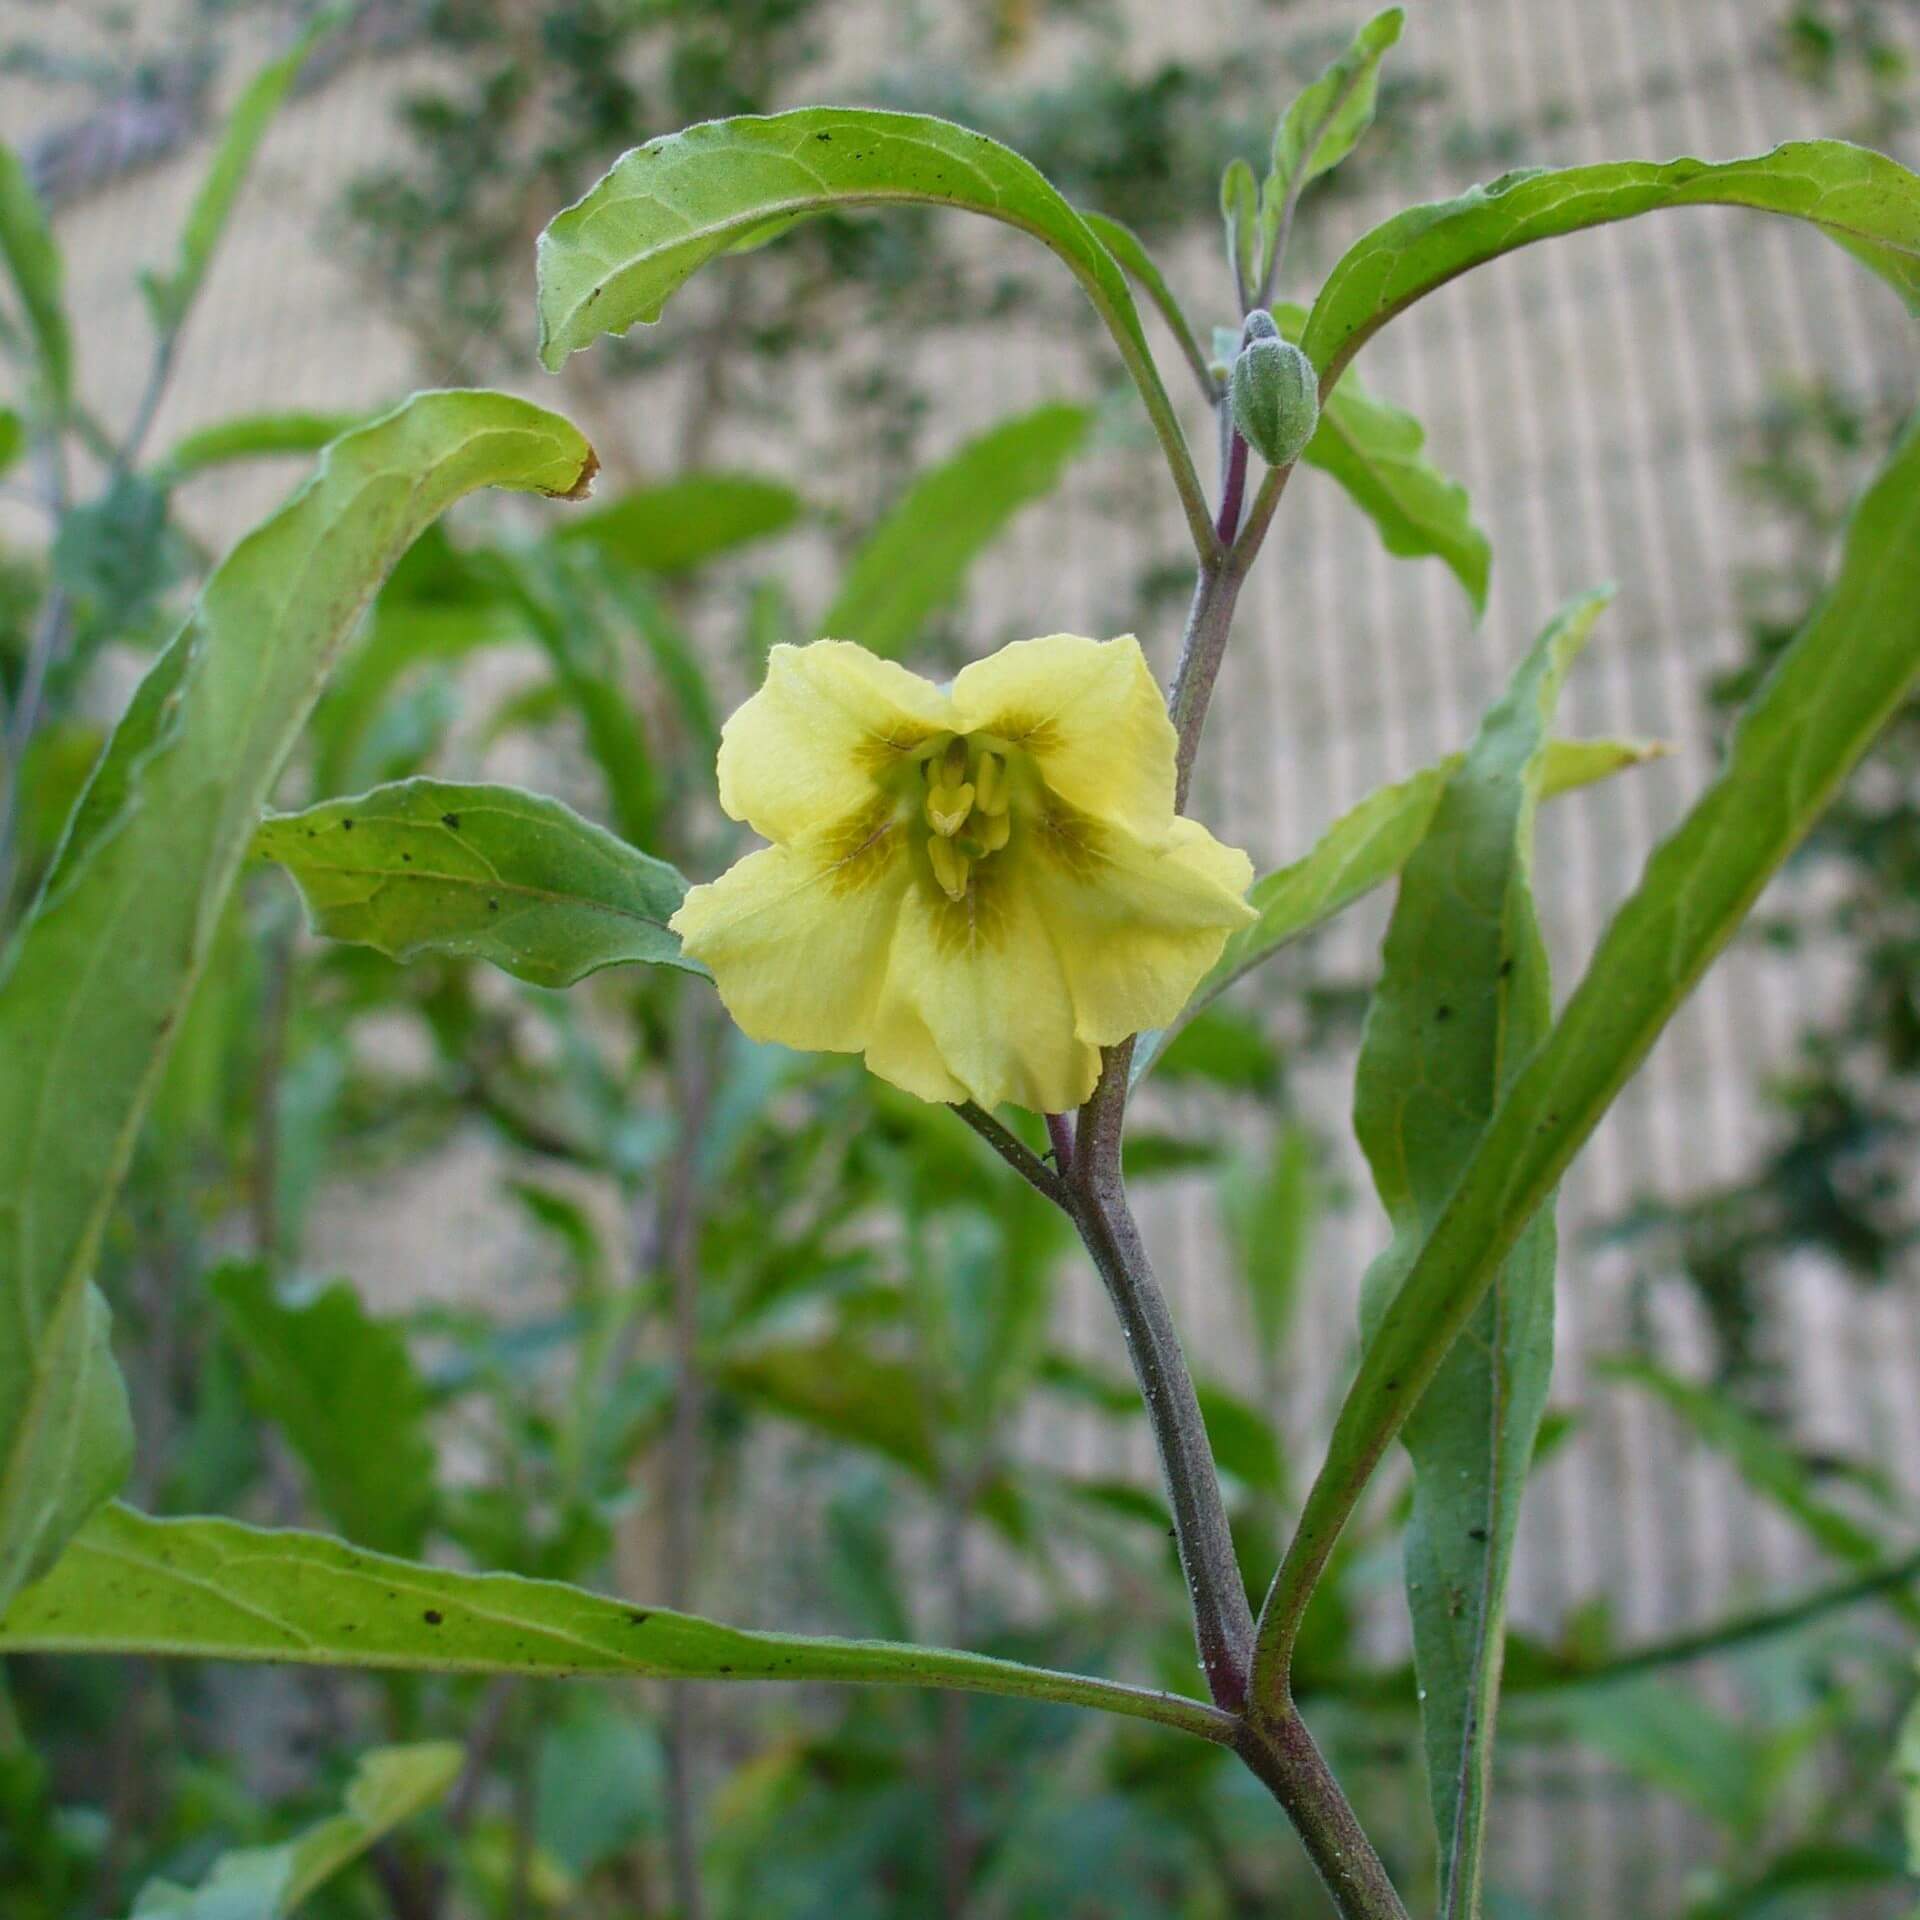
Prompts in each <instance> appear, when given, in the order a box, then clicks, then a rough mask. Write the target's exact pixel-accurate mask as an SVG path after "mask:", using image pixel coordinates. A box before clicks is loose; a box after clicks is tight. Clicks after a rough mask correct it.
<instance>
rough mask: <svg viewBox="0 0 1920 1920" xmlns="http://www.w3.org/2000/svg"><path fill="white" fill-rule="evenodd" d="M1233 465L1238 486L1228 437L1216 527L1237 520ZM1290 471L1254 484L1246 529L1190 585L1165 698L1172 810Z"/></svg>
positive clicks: (1237, 448) (1274, 471) (1241, 459)
mask: <svg viewBox="0 0 1920 1920" xmlns="http://www.w3.org/2000/svg"><path fill="white" fill-rule="evenodd" d="M1236 464H1237V465H1238V468H1239V473H1240V476H1241V479H1242V481H1244V478H1245V474H1246V442H1245V441H1244V440H1242V439H1241V438H1240V436H1239V435H1238V434H1235V435H1233V437H1232V440H1231V442H1230V444H1229V447H1228V452H1227V473H1226V478H1225V481H1224V483H1223V486H1222V489H1221V492H1222V499H1221V523H1222V525H1223V526H1224V525H1225V524H1226V508H1227V506H1228V505H1229V504H1231V505H1233V507H1234V508H1235V516H1234V517H1235V518H1236V519H1237V518H1238V506H1239V497H1238V489H1237V488H1236V486H1235V484H1234V470H1235V466H1236ZM1292 472H1293V469H1292V468H1291V467H1270V468H1268V470H1267V476H1266V478H1265V479H1264V480H1262V481H1261V483H1260V490H1259V492H1258V493H1256V494H1255V495H1254V497H1253V505H1252V506H1251V507H1250V508H1249V509H1248V511H1247V518H1246V524H1245V525H1244V526H1242V527H1241V528H1240V531H1239V533H1238V535H1237V536H1236V537H1235V539H1234V542H1233V544H1232V546H1231V547H1228V548H1227V549H1226V551H1225V553H1224V556H1223V557H1222V558H1221V560H1220V561H1219V562H1218V564H1216V565H1212V566H1209V565H1206V564H1204V563H1203V564H1202V566H1201V568H1200V571H1199V574H1198V575H1197V577H1196V578H1195V580H1194V584H1193V604H1192V606H1191V607H1190V608H1189V609H1188V612H1187V630H1186V633H1185V634H1184V635H1183V636H1182V639H1181V642H1180V664H1179V666H1178V667H1177V668H1176V669H1175V671H1174V676H1173V691H1172V693H1171V694H1170V695H1169V696H1168V698H1167V710H1168V712H1169V713H1170V714H1171V715H1172V717H1173V729H1174V733H1175V735H1176V736H1177V742H1178V744H1177V745H1176V747H1175V751H1174V802H1173V804H1174V808H1175V810H1176V811H1179V810H1180V809H1183V808H1184V807H1185V806H1186V804H1187V793H1188V789H1189V788H1190V787H1191V786H1192V784H1193V763H1194V759H1195V756H1196V755H1197V754H1198V753H1199V751H1200V735H1201V733H1202V731H1203V730H1204V728H1205V727H1206V724H1207V708H1208V706H1209V705H1210V704H1211V702H1212V700H1213V687H1214V682H1215V681H1216V680H1218V679H1219V677H1220V668H1221V664H1222V663H1223V662H1224V661H1225V659H1226V657H1227V640H1228V638H1229V636H1230V635H1231V633H1232V631H1233V614H1234V608H1235V606H1236V605H1237V604H1238V602H1239V599H1240V588H1241V586H1242V585H1243V584H1244V583H1245V580H1246V577H1247V573H1248V570H1249V569H1250V568H1251V567H1252V565H1253V562H1254V559H1255V557H1256V556H1257V555H1258V554H1259V551H1260V547H1261V543H1262V542H1263V541H1264V540H1265V539H1266V537H1267V528H1268V527H1269V526H1270V525H1271V524H1272V522H1273V515H1274V510H1275V509H1276V508H1277V507H1278V506H1279V504H1280V496H1281V494H1282V493H1284V492H1285V491H1286V485H1287V478H1288V476H1289V475H1290V474H1291V473H1292Z"/></svg>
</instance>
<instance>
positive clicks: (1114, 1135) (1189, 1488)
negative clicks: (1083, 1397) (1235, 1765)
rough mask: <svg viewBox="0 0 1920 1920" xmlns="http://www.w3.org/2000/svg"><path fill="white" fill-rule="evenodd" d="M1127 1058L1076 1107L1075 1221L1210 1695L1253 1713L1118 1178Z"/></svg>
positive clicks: (1187, 1404)
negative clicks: (1156, 1470)
mask: <svg viewBox="0 0 1920 1920" xmlns="http://www.w3.org/2000/svg"><path fill="white" fill-rule="evenodd" d="M1132 1056H1133V1047H1132V1043H1131V1042H1128V1043H1126V1044H1125V1045H1123V1046H1120V1047H1115V1048H1113V1049H1111V1050H1110V1051H1109V1052H1108V1054H1107V1062H1106V1067H1105V1070H1104V1071H1103V1072H1102V1074H1101V1078H1100V1084H1099V1086H1098V1087H1096V1088H1095V1090H1094V1095H1093V1098H1092V1099H1091V1100H1089V1101H1088V1102H1087V1104H1086V1106H1085V1107H1084V1108H1082V1109H1081V1115H1080V1125H1079V1128H1078V1130H1077V1133H1076V1135H1075V1146H1074V1157H1073V1167H1072V1172H1071V1175H1070V1178H1069V1180H1068V1186H1069V1188H1070V1190H1071V1192H1072V1195H1073V1218H1074V1223H1075V1225H1077V1226H1078V1227H1079V1229H1080V1237H1081V1239H1082V1240H1083V1241H1085V1243H1086V1247H1087V1251H1088V1252H1089V1253H1090V1254H1091V1255H1092V1256H1093V1262H1094V1265H1095V1266H1096V1267H1097V1268H1098V1269H1099V1271H1100V1278H1101V1280H1102V1281H1103V1282H1104V1283H1105V1285H1106V1289H1107V1296H1108V1298H1109V1299H1111V1300H1112V1302H1113V1308H1114V1312H1115V1314H1116V1315H1117V1316H1118V1318H1119V1321H1120V1330H1121V1332H1122V1334H1123V1335H1124V1336H1125V1338H1126V1342H1127V1356H1128V1358H1129V1359H1130V1360H1131V1361H1132V1363H1133V1375H1134V1379H1135V1380H1136V1381H1137V1382H1138V1383H1139V1386H1140V1395H1141V1398H1142V1400H1143V1401H1144V1402H1145V1404H1146V1409H1147V1419H1148V1422H1149V1424H1150V1425H1151V1426H1152V1428H1153V1438H1154V1444H1155V1445H1156V1447H1158V1449H1159V1452H1160V1470H1161V1474H1162V1477H1163V1478H1164V1480H1165V1482H1166V1488H1167V1499H1168V1502H1169V1504H1170V1506H1171V1507H1172V1509H1173V1532H1174V1540H1175V1543H1176V1544H1177V1545H1178V1547H1179V1550H1180V1565H1181V1568H1182V1569H1183V1571H1184V1572H1185V1574H1186V1579H1187V1592H1188V1595H1189V1597H1190V1598H1191V1600H1192V1604H1193V1630H1194V1639H1195V1641H1196V1642H1197V1643H1198V1645H1199V1648H1200V1664H1201V1666H1202V1667H1203V1668H1204V1669H1205V1672H1206V1676H1207V1691H1208V1692H1209V1693H1210V1694H1211V1696H1212V1698H1213V1701H1214V1704H1215V1705H1216V1706H1219V1707H1221V1708H1223V1709H1224V1710H1225V1711H1227V1712H1228V1713H1238V1712H1239V1711H1240V1710H1241V1708H1242V1707H1244V1706H1245V1704H1246V1697H1247V1672H1248V1662H1249V1660H1250V1658H1251V1652H1252V1645H1253V1613H1252V1609H1251V1608H1250V1607H1249V1606H1248V1604H1247V1589H1246V1583H1245V1582H1244V1581H1243V1580H1242V1579H1241V1577H1240V1563H1239V1561H1238V1559H1237V1558H1236V1556H1235V1554H1234V1550H1233V1534H1232V1531H1231V1530H1230V1528H1229V1527H1228V1525H1227V1510H1226V1506H1225V1503H1224V1502H1223V1501H1222V1500H1221V1497H1220V1477H1219V1474H1218V1472H1217V1471H1216V1469H1215V1466H1214V1460H1213V1449H1212V1446H1211V1445H1210V1444H1209V1442H1208V1439H1207V1426H1206V1421H1205V1420H1204V1419H1203V1418H1202V1416H1201V1412H1200V1401H1199V1398H1198V1396H1197V1395H1196V1394H1195V1392H1194V1389H1193V1376H1192V1375H1191V1374H1190V1373H1189V1372H1188V1371H1187V1361H1186V1355H1185V1354H1184V1353H1183V1352H1182V1351H1181V1347H1180V1337H1179V1335H1178V1334H1177V1333H1176V1332H1175V1331H1174V1325H1173V1316H1172V1315H1171V1314H1170V1313H1169V1312H1168V1310H1167V1302H1166V1296H1165V1295H1164V1294H1163V1293H1162V1292H1161V1290H1160V1282H1159V1280H1158V1279H1157V1278H1156V1277H1155V1274H1154V1271H1153V1265H1152V1262H1151V1261H1150V1260H1149V1259H1148V1258H1147V1250H1146V1247H1145V1245H1144V1244H1143V1242H1142V1241H1141V1238H1140V1229H1139V1227H1138V1226H1137V1225H1136V1224H1135V1222H1134V1218H1133V1211H1132V1209H1131V1207H1129V1205H1128V1204H1127V1191H1126V1184H1125V1182H1124V1180H1123V1179H1122V1178H1121V1173H1120V1132H1121V1122H1122V1119H1123V1117H1124V1113H1125V1104H1126V1084H1127V1066H1128V1062H1129V1061H1130V1060H1131V1059H1132Z"/></svg>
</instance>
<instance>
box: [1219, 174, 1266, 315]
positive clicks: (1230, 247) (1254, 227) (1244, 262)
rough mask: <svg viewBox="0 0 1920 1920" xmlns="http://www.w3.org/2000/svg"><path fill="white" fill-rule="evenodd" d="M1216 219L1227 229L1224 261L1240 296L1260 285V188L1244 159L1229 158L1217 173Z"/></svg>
mask: <svg viewBox="0 0 1920 1920" xmlns="http://www.w3.org/2000/svg"><path fill="white" fill-rule="evenodd" d="M1220 218H1221V219H1222V220H1223V221H1224V222H1225V223H1226V228H1227V263H1228V265H1229V266H1231V267H1232V268H1233V274H1234V279H1235V281H1236V283H1237V284H1238V285H1239V288H1240V291H1241V294H1242V296H1243V297H1244V298H1246V299H1248V300H1251V299H1252V298H1253V291H1254V289H1255V288H1256V287H1257V286H1258V285H1259V284H1260V282H1259V279H1258V277H1257V276H1258V274H1259V272H1260V187H1259V183H1258V182H1257V181H1256V180H1255V179H1254V177H1253V169H1252V168H1251V167H1250V166H1248V165H1247V163H1246V162H1245V161H1244V160H1231V161H1229V162H1228V163H1227V170H1226V172H1225V173H1223V174H1222V175H1221V176H1220Z"/></svg>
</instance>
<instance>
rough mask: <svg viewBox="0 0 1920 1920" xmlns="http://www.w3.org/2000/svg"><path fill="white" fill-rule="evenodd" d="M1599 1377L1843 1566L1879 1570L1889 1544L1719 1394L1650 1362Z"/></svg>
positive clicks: (1912, 1612)
mask: <svg viewBox="0 0 1920 1920" xmlns="http://www.w3.org/2000/svg"><path fill="white" fill-rule="evenodd" d="M1594 1371H1595V1372H1596V1373H1597V1374H1598V1375H1599V1376H1600V1377H1601V1378H1602V1379H1609V1380H1620V1381H1624V1382H1626V1383H1627V1384H1628V1385H1630V1386H1634V1387H1638V1388H1639V1389H1640V1390H1641V1391H1642V1392H1643V1393H1648V1394H1651V1395H1652V1396H1653V1397H1654V1398H1655V1399H1657V1400H1659V1401H1660V1402H1661V1403H1662V1404H1663V1405H1665V1406H1666V1407H1667V1409H1668V1410H1669V1411H1670V1412H1671V1413H1673V1414H1674V1415H1675V1416H1676V1417H1678V1418H1679V1419H1681V1420H1683V1421H1685V1422H1686V1424H1687V1425H1688V1426H1689V1427H1691V1428H1692V1429H1693V1431H1694V1433H1695V1434H1696V1435H1697V1436H1698V1438H1699V1439H1700V1440H1701V1441H1702V1442H1703V1443H1704V1444H1705V1445H1707V1446H1709V1447H1711V1448H1713V1450H1714V1451H1715V1452H1716V1453H1719V1454H1721V1455H1722V1456H1724V1457H1725V1458H1726V1459H1727V1460H1729V1461H1731V1462H1732V1464H1733V1466H1734V1467H1735V1468H1736V1470H1737V1471H1738V1472H1739V1474H1740V1477H1741V1478H1742V1479H1743V1480H1744V1481H1745V1482H1746V1483H1747V1485H1748V1486H1749V1487H1751V1488H1752V1489H1753V1490H1754V1491H1755V1492H1756V1493H1759V1494H1761V1495H1763V1496H1764V1497H1765V1498H1766V1499H1768V1500H1770V1501H1772V1502H1773V1504H1774V1505H1775V1506H1777V1507H1778V1508H1779V1509H1780V1511H1781V1512H1782V1513H1784V1514H1786V1515H1787V1516H1788V1517H1789V1518H1791V1519H1792V1520H1793V1521H1794V1522H1795V1524H1796V1525H1797V1526H1799V1528H1800V1529H1801V1531H1802V1532H1803V1533H1805V1534H1806V1536H1807V1538H1808V1539H1809V1540H1811V1541H1813V1542H1814V1544H1815V1545H1816V1546H1818V1547H1819V1548H1820V1549H1821V1550H1822V1551H1823V1552H1825V1553H1830V1554H1832V1555H1833V1557H1834V1558H1835V1559H1836V1560H1843V1561H1845V1562H1847V1563H1848V1564H1849V1565H1851V1566H1856V1567H1878V1566H1880V1565H1882V1564H1883V1562H1884V1560H1885V1557H1886V1550H1887V1549H1886V1543H1885V1542H1884V1541H1882V1540H1880V1539H1879V1538H1878V1537H1876V1536H1875V1535H1874V1534H1873V1533H1871V1532H1870V1531H1869V1530H1868V1529H1867V1528H1865V1527H1863V1526H1862V1525H1861V1524H1860V1523H1859V1522H1858V1521H1857V1520H1854V1519H1853V1518H1852V1517H1851V1516H1849V1515H1848V1514H1847V1513H1845V1512H1843V1511H1842V1510H1841V1509H1840V1508H1839V1507H1836V1506H1834V1505H1833V1504H1832V1503H1831V1502H1830V1501H1828V1500H1826V1499H1824V1498H1822V1496H1821V1493H1820V1489H1819V1486H1818V1485H1817V1483H1816V1480H1815V1476H1814V1473H1813V1471H1812V1469H1811V1468H1810V1467H1809V1466H1808V1465H1807V1463H1806V1461H1805V1460H1803V1459H1802V1458H1801V1457H1800V1456H1799V1455H1798V1454H1797V1453H1795V1452H1794V1451H1793V1449H1792V1448H1791V1447H1789V1446H1787V1445H1786V1444H1785V1443H1784V1442H1783V1441H1782V1440H1781V1438H1780V1437H1779V1435H1778V1434H1777V1433H1775V1432H1774V1431H1773V1430H1772V1429H1771V1428H1769V1427H1767V1426H1766V1425H1764V1424H1763V1423H1762V1422H1761V1421H1759V1420H1757V1419H1755V1418H1754V1417H1753V1415H1752V1414H1750V1413H1747V1412H1746V1411H1745V1410H1744V1409H1742V1408H1741V1407H1739V1406H1738V1405H1736V1404H1735V1403H1734V1402H1733V1401H1732V1400H1730V1399H1728V1398H1727V1396H1726V1395H1724V1394H1721V1393H1716V1392H1715V1391H1714V1390H1713V1389H1712V1388H1711V1387H1706V1386H1699V1385H1696V1384H1695V1383H1694V1382H1693V1381H1690V1380H1683V1379H1681V1378H1680V1376H1679V1375H1677V1374H1674V1373H1669V1372H1668V1371H1667V1370H1666V1369H1665V1368H1664V1367H1658V1366H1655V1365H1654V1364H1653V1363H1652V1362H1651V1361H1646V1360H1624V1359H1623V1360H1602V1361H1599V1362H1596V1363H1595V1367H1594ZM1888 1604H1889V1605H1891V1606H1895V1607H1898V1608H1899V1609H1900V1610H1901V1612H1902V1613H1904V1614H1905V1615H1906V1616H1907V1618H1909V1619H1910V1620H1915V1621H1920V1605H1916V1603H1915V1602H1914V1600H1913V1598H1912V1596H1911V1595H1910V1594H1907V1593H1904V1592H1899V1591H1896V1592H1893V1593H1890V1594H1889V1595H1888Z"/></svg>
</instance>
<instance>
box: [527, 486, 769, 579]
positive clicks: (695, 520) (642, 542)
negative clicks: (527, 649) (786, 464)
mask: <svg viewBox="0 0 1920 1920" xmlns="http://www.w3.org/2000/svg"><path fill="white" fill-rule="evenodd" d="M805 507H806V502H805V501H803V500H802V499H801V498H800V496H799V495H798V494H797V493H795V492H794V490H793V489H792V488H791V487H787V486H782V485H781V484H780V482H779V481H777V480H766V479H762V478H761V477H760V476H759V475H758V474H751V473H685V474H681V475H679V476H678V477H677V478H675V479H672V480H667V481H663V482H662V483H661V484H660V485H659V486H657V487H642V488H640V489H638V490H637V491H636V492H633V493H629V494H626V495H624V496H623V497H622V498H620V499H618V500H610V501H609V502H608V503H607V504H606V505H605V506H595V507H592V508H590V509H589V510H588V511H587V512H585V513H583V514H581V515H580V516H579V517H578V518H577V519H574V520H569V521H568V522H567V524H566V525H565V526H564V527H562V528H561V529H560V531H559V532H558V533H557V534H555V536H554V538H555V539H556V540H557V541H559V542H561V543H562V544H565V545H575V544H579V545H585V546H591V547H595V548H597V549H598V550H599V551H600V552H601V553H603V554H604V555H605V556H606V557H607V558H608V559H609V560H612V561H614V562H616V563H617V564H618V565H620V566H623V567H631V568H632V569H634V570H635V571H636V572H639V573H690V572H692V570H693V569H694V568H695V567H699V566H703V565H705V563H706V562H707V561H709V560H712V559H715V558H716V557H717V556H719V555H720V554H723V553H726V552H729V551H731V550H732V549H733V548H735V547H740V546H745V545H746V544H747V543H748V542H749V541H753V540H765V539H769V538H771V536H773V535H774V534H776V533H784V532H785V531H786V530H787V528H789V527H790V526H792V525H793V523H794V522H795V521H796V520H798V519H799V517H800V515H801V514H802V512H803V511H804V510H805Z"/></svg>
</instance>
